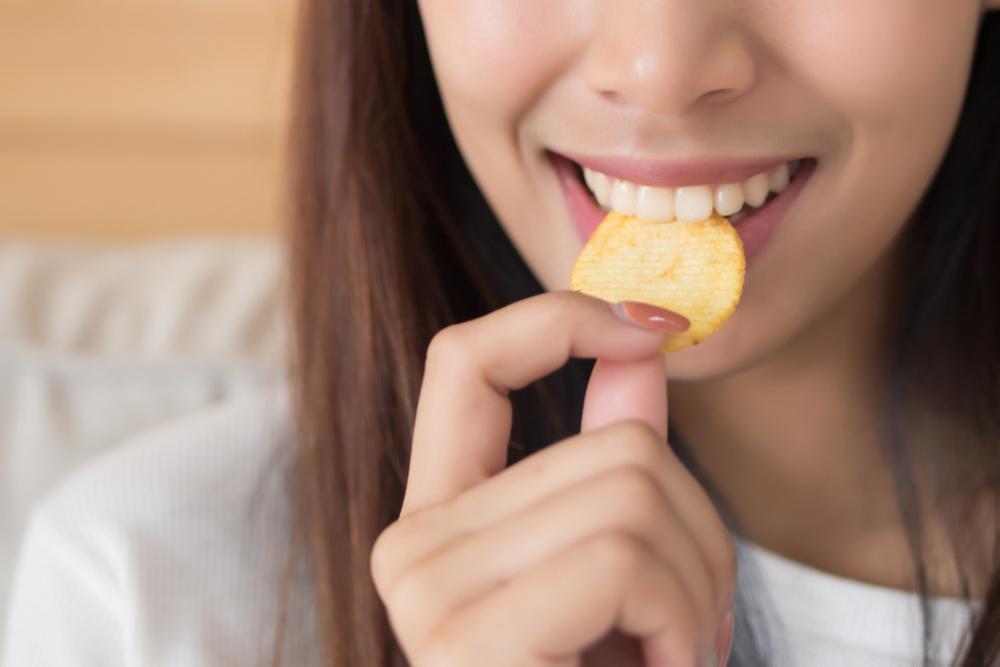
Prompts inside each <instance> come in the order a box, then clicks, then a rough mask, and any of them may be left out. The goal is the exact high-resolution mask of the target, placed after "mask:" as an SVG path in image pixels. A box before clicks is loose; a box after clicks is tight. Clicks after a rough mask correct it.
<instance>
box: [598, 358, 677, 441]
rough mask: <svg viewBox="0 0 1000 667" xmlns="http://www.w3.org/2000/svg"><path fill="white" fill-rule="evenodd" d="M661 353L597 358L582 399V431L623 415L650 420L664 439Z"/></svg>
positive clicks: (664, 390) (664, 380) (664, 375)
mask: <svg viewBox="0 0 1000 667" xmlns="http://www.w3.org/2000/svg"><path fill="white" fill-rule="evenodd" d="M664 362H665V359H664V355H663V354H659V353H658V354H654V355H653V356H650V357H646V358H645V359H640V360H638V361H613V360H611V359H598V360H597V361H596V362H595V363H594V370H593V371H591V374H590V381H589V382H588V383H587V393H586V395H585V396H584V399H583V418H582V420H581V423H580V430H581V431H582V432H585V431H589V430H592V429H595V428H600V427H601V426H604V425H605V424H610V423H612V422H616V421H620V420H623V419H638V420H640V421H643V422H646V423H647V424H649V425H650V426H651V427H652V428H653V430H655V431H656V432H657V433H659V434H660V437H661V438H662V439H663V440H664V442H666V439H667V370H666V365H665V363H664Z"/></svg>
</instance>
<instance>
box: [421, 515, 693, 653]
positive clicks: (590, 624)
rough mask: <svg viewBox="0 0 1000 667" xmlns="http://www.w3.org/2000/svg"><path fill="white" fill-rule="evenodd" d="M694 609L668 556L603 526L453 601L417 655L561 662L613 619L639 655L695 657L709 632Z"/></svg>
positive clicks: (596, 637) (608, 627) (600, 633)
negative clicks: (499, 583)
mask: <svg viewBox="0 0 1000 667" xmlns="http://www.w3.org/2000/svg"><path fill="white" fill-rule="evenodd" d="M512 609H524V610H531V613H524V614H511V613H510V610H512ZM697 618H698V617H697V613H696V610H695V608H694V605H693V603H692V602H691V600H690V597H689V595H688V593H687V591H686V589H685V588H684V586H683V584H682V583H681V580H680V577H679V576H678V574H677V572H676V571H675V570H674V569H673V568H672V567H670V565H669V564H667V563H665V562H664V561H662V560H660V559H659V558H658V557H657V556H656V555H655V553H654V552H653V551H652V550H651V549H650V548H649V547H648V546H647V545H646V544H645V543H643V542H642V541H640V540H638V539H636V538H635V537H633V536H631V535H629V534H627V533H622V532H607V533H601V534H598V535H594V536H591V537H589V538H587V539H585V540H583V541H581V542H579V543H577V544H575V545H573V546H572V547H570V548H568V549H565V550H563V551H561V552H559V553H557V554H555V555H554V556H553V557H551V558H549V559H547V560H545V561H544V562H542V563H541V564H539V566H537V567H536V568H534V569H532V570H531V571H530V572H528V573H527V574H525V575H524V576H522V577H520V578H518V579H516V580H514V581H512V582H510V583H509V584H507V585H506V586H503V587H501V588H499V589H498V590H497V591H496V592H494V593H493V594H491V595H489V596H487V597H485V598H483V599H480V600H478V601H476V602H474V603H472V604H470V605H468V606H466V607H464V608H462V609H460V610H459V611H458V612H456V613H455V615H454V616H452V617H450V618H448V619H446V620H445V621H444V622H443V623H442V624H441V625H439V626H438V627H437V628H436V629H435V631H434V633H433V634H432V635H431V636H430V637H429V639H428V641H427V642H426V643H425V644H424V645H423V646H422V647H421V648H419V649H417V655H418V656H421V658H422V664H426V665H436V666H451V665H456V666H457V665H470V664H476V665H483V666H484V667H485V666H493V665H495V666H497V667H500V666H501V665H503V666H506V665H523V666H525V667H552V666H554V665H556V666H560V667H561V666H563V665H566V666H567V667H568V666H570V665H574V666H575V665H578V664H579V655H580V654H581V653H583V652H584V650H585V649H586V648H587V647H588V646H590V645H591V644H593V643H595V642H597V641H598V640H599V639H600V638H601V637H603V636H605V635H607V634H608V633H609V632H611V631H612V630H613V629H615V628H619V629H621V630H622V631H623V632H625V633H627V634H629V635H634V636H637V637H639V638H640V641H641V643H642V648H643V655H644V657H645V664H671V665H679V666H681V665H683V666H687V665H696V664H699V662H698V661H699V660H700V659H701V656H702V655H704V654H705V653H706V652H707V650H708V649H709V646H710V643H711V641H712V639H711V638H708V639H706V638H705V635H706V632H705V631H704V630H703V629H702V628H700V627H699V621H698V620H697ZM668 661H669V662H668Z"/></svg>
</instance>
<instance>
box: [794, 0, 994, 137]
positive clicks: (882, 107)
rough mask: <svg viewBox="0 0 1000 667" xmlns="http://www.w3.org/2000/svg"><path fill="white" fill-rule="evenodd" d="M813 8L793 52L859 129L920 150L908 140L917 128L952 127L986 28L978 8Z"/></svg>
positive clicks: (863, 0)
mask: <svg viewBox="0 0 1000 667" xmlns="http://www.w3.org/2000/svg"><path fill="white" fill-rule="evenodd" d="M806 4H808V5H809V10H808V11H802V15H801V16H799V17H798V18H797V19H796V22H795V25H796V31H795V34H794V35H793V36H792V37H790V38H789V44H788V51H787V53H792V54H795V59H796V60H797V61H798V62H797V64H795V65H793V67H796V68H797V69H798V70H799V71H801V72H803V73H805V76H808V77H810V78H811V80H812V81H813V82H814V83H815V85H816V87H817V88H818V89H819V90H820V91H821V92H822V93H823V94H825V96H826V97H827V100H828V102H829V103H830V104H831V105H833V106H834V107H835V108H837V109H838V110H840V111H841V112H842V113H843V114H845V115H847V116H848V117H849V120H850V122H851V124H852V125H853V126H855V127H856V128H858V129H860V130H863V131H866V132H867V131H877V132H885V133H888V134H889V136H894V137H907V138H908V139H909V140H910V142H911V143H913V142H912V139H913V135H909V134H908V133H909V132H910V131H912V130H914V129H916V128H920V127H923V128H926V127H930V128H932V129H933V128H938V129H940V128H947V127H948V126H950V125H951V121H952V120H953V117H954V115H955V113H956V112H957V110H958V107H959V105H960V103H961V97H962V90H963V89H964V85H965V79H966V75H967V70H968V63H969V59H970V57H971V51H972V46H973V42H974V36H975V28H976V26H977V24H978V17H979V9H978V3H977V2H975V1H974V0H949V1H948V2H941V1H940V0H878V2H872V1H871V0H825V1H823V2H815V3H806ZM916 143H920V142H916Z"/></svg>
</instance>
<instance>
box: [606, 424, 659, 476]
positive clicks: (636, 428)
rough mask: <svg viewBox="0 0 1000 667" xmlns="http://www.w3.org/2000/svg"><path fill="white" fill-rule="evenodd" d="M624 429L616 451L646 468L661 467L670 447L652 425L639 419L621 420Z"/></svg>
mask: <svg viewBox="0 0 1000 667" xmlns="http://www.w3.org/2000/svg"><path fill="white" fill-rule="evenodd" d="M622 429H623V431H624V433H623V436H622V438H621V443H620V444H618V446H617V449H618V453H619V454H620V455H621V456H623V457H624V458H625V460H627V461H631V462H632V463H635V464H637V465H642V466H645V467H647V468H651V469H655V468H663V467H665V466H666V465H667V462H668V461H669V457H670V448H669V447H668V446H667V444H666V443H665V442H663V440H662V439H661V438H660V434H659V433H657V432H656V431H655V430H654V429H653V427H652V426H650V425H649V424H647V423H646V422H644V421H642V420H640V419H629V420H626V421H624V422H622Z"/></svg>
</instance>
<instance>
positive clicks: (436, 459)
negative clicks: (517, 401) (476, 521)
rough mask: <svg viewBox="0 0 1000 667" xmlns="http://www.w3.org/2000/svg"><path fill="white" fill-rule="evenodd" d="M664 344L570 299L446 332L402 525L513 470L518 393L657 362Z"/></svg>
mask: <svg viewBox="0 0 1000 667" xmlns="http://www.w3.org/2000/svg"><path fill="white" fill-rule="evenodd" d="M665 335H666V334H664V333H663V332H660V331H653V330H648V329H643V328H640V327H638V326H636V325H632V324H627V323H625V322H623V321H622V320H620V319H619V318H618V317H616V316H615V315H614V314H613V313H612V311H611V308H610V307H609V304H608V303H606V302H604V301H602V300H600V299H597V298H594V297H591V296H588V295H585V294H582V293H579V292H571V291H558V292H547V293H544V294H539V295H537V296H533V297H530V298H528V299H524V300H522V301H519V302H517V303H514V304H512V305H510V306H508V307H506V308H502V309H500V310H497V311H494V312H492V313H490V314H488V315H485V316H484V317H480V318H478V319H475V320H471V321H469V322H463V323H461V324H455V325H452V326H449V327H447V328H445V329H444V330H442V331H441V332H440V333H438V334H437V335H436V336H435V337H434V339H433V340H432V341H431V344H430V346H429V349H428V352H427V360H426V367H425V371H424V379H423V384H422V387H421V390H420V399H419V402H418V405H417V414H416V422H415V424H414V436H413V443H412V452H411V458H410V471H409V479H408V481H407V488H406V494H405V497H404V501H403V510H402V513H401V514H402V516H406V515H408V514H410V513H412V512H415V511H417V510H419V509H421V508H424V507H427V506H430V505H433V504H435V503H438V502H441V501H444V500H448V499H451V498H453V497H455V496H456V495H458V494H459V493H461V492H462V491H464V490H465V489H468V488H470V487H473V486H475V485H476V484H478V483H480V482H482V481H483V480H485V479H488V478H489V477H491V476H493V475H494V474H496V473H497V472H499V471H500V470H502V469H503V468H504V465H505V464H506V460H507V445H508V441H509V438H510V426H511V404H510V401H509V399H508V396H507V395H508V393H509V392H510V391H511V390H514V389H520V388H522V387H524V386H526V385H528V384H530V383H531V382H533V381H534V380H537V379H539V378H541V377H544V376H545V375H548V374H549V373H552V372H554V371H556V370H558V369H559V368H560V367H562V366H563V365H565V363H566V362H567V361H568V360H569V359H570V358H571V357H591V358H592V357H598V358H606V359H610V360H612V361H636V360H639V359H643V358H645V357H649V356H651V355H653V354H655V353H658V351H659V349H660V347H661V346H662V344H663V341H664V336H665Z"/></svg>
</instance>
